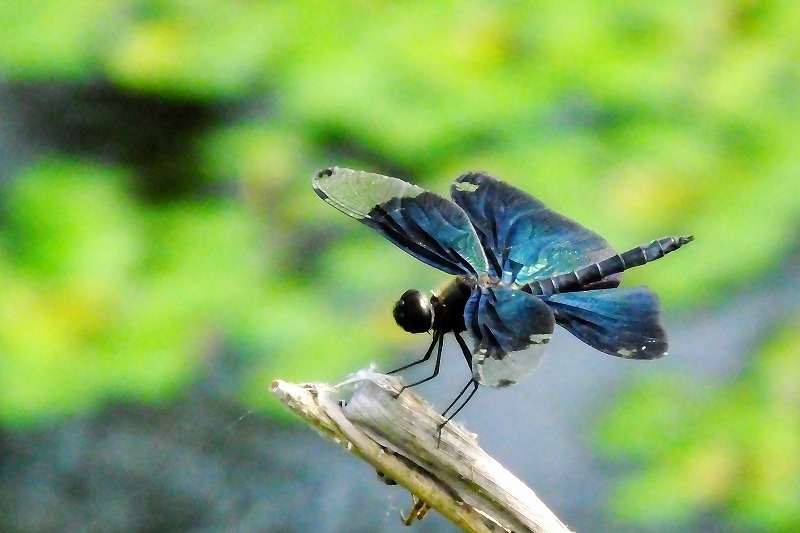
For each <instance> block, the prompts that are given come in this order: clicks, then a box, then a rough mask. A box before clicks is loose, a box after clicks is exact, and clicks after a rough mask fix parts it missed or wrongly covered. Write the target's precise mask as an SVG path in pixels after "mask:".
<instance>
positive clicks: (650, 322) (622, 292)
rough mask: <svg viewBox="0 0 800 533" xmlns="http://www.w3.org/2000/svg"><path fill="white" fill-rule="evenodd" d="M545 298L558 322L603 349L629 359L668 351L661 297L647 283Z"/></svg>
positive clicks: (652, 356)
mask: <svg viewBox="0 0 800 533" xmlns="http://www.w3.org/2000/svg"><path fill="white" fill-rule="evenodd" d="M544 301H545V302H546V303H547V304H548V305H549V306H550V307H551V308H552V309H553V312H554V313H555V315H556V322H557V323H558V325H560V326H563V327H564V328H566V329H567V330H568V331H569V332H570V333H572V334H573V335H575V336H576V337H578V338H579V339H580V340H582V341H583V342H585V343H586V344H588V345H589V346H591V347H592V348H596V349H598V350H600V351H601V352H604V353H607V354H610V355H615V356H617V357H625V358H627V359H657V358H659V357H662V356H664V355H667V348H668V345H667V334H666V332H665V331H664V328H663V327H662V326H661V321H660V319H659V305H658V297H657V296H656V295H655V293H653V292H652V291H651V290H649V289H648V288H646V287H632V288H623V289H601V290H594V291H582V292H568V293H564V294H553V295H551V296H546V297H544Z"/></svg>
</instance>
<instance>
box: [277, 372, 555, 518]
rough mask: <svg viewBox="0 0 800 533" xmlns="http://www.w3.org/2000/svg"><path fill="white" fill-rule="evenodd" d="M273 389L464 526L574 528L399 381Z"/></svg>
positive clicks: (365, 379)
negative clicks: (398, 394) (445, 423)
mask: <svg viewBox="0 0 800 533" xmlns="http://www.w3.org/2000/svg"><path fill="white" fill-rule="evenodd" d="M270 390H271V391H272V392H273V393H274V394H275V395H276V396H277V397H278V398H279V399H280V400H281V401H282V402H283V403H284V404H286V405H287V406H288V407H289V408H290V409H292V410H293V411H294V412H295V413H297V414H298V415H300V416H301V417H302V418H303V419H305V420H306V421H307V422H308V423H309V424H311V425H312V426H313V427H314V428H316V429H317V431H318V432H319V433H320V434H322V435H323V436H325V437H326V438H328V439H331V440H333V441H334V442H337V443H339V444H340V445H342V446H343V447H345V448H346V449H347V450H349V451H351V452H353V453H354V454H356V455H357V456H358V457H361V458H362V459H363V460H365V461H367V462H368V463H370V464H371V465H372V466H373V467H375V469H376V470H377V471H378V472H381V473H382V474H383V476H385V478H386V479H389V480H393V481H395V482H397V483H398V484H399V485H402V486H403V487H405V488H406V489H408V490H409V492H411V494H413V495H414V496H416V497H417V498H419V499H420V500H422V501H423V502H425V503H427V504H428V505H429V506H430V507H432V508H434V509H436V510H437V511H439V512H440V513H441V514H442V515H443V516H445V517H446V518H448V519H449V520H450V521H451V522H453V523H454V524H456V525H457V526H458V527H460V528H461V529H463V530H464V531H470V532H473V531H474V532H497V531H513V532H515V533H517V532H519V533H524V532H536V533H544V532H547V533H551V532H568V531H569V529H568V528H567V527H566V526H565V525H564V524H563V523H562V522H561V521H560V520H559V519H558V518H557V517H556V516H555V515H554V514H553V513H552V512H551V511H550V510H549V509H548V508H547V506H545V505H544V503H542V501H541V500H539V498H537V497H536V494H534V492H533V491H532V490H531V489H530V488H528V487H527V486H526V485H525V484H524V483H522V482H521V481H520V480H519V479H517V478H516V477H514V476H513V475H512V474H511V473H510V472H508V471H507V470H506V469H505V468H503V466H502V465H500V464H499V463H498V462H497V461H495V460H494V459H493V458H492V457H491V456H489V454H487V453H486V452H485V451H483V449H481V448H480V446H479V445H478V442H477V439H476V436H475V435H474V434H471V433H469V432H467V431H466V430H464V429H463V428H462V427H461V426H459V425H458V424H455V423H452V422H451V423H448V424H447V425H445V426H444V429H443V431H442V436H441V442H439V439H438V428H439V426H440V424H441V423H442V422H443V421H444V419H443V418H442V417H441V415H439V413H438V412H437V411H435V410H434V409H433V408H432V407H431V406H430V405H429V404H428V403H427V402H426V401H424V400H423V399H422V398H420V397H419V396H418V395H416V394H415V393H414V392H413V391H411V390H408V389H406V390H405V391H403V393H402V394H400V396H396V395H397V393H398V392H399V391H400V384H399V382H398V381H397V380H396V379H395V378H393V377H391V376H386V375H383V374H377V373H374V372H371V371H362V372H359V373H358V374H357V375H356V376H355V377H354V378H351V379H349V380H348V381H346V382H344V383H342V384H340V385H337V386H335V387H333V386H330V385H327V384H321V383H304V384H292V383H287V382H284V381H280V380H276V381H274V382H273V383H272V386H271V387H270Z"/></svg>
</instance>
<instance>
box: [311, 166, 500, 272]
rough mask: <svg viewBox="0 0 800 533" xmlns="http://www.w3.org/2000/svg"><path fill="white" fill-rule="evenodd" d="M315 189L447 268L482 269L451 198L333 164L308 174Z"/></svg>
mask: <svg viewBox="0 0 800 533" xmlns="http://www.w3.org/2000/svg"><path fill="white" fill-rule="evenodd" d="M312 185H313V186H314V191H315V192H316V193H317V195H318V196H319V197H320V198H322V199H323V200H325V201H326V202H328V203H329V204H331V205H332V206H333V207H335V208H336V209H338V210H339V211H341V212H343V213H344V214H346V215H349V216H351V217H353V218H355V219H356V220H359V221H361V222H363V223H364V224H366V225H367V226H369V227H371V228H374V229H376V230H377V231H379V232H380V233H381V234H382V235H383V236H384V237H386V238H387V239H389V240H390V241H392V242H393V243H394V244H396V245H397V246H398V247H400V248H401V249H402V250H404V251H406V252H408V253H409V254H411V255H413V256H414V257H416V258H417V259H419V260H420V261H422V262H424V263H427V264H429V265H431V266H432V267H435V268H438V269H439V270H443V271H445V272H447V273H448V274H454V275H459V274H471V275H473V276H476V275H478V274H482V273H485V272H486V268H487V266H486V256H485V255H484V253H483V250H482V249H481V245H480V243H479V242H478V237H477V235H476V234H475V230H474V229H473V227H472V224H470V221H469V218H467V215H466V214H465V213H464V211H462V210H461V208H459V207H458V206H457V205H456V204H454V203H453V202H451V201H450V200H447V199H446V198H442V197H441V196H439V195H436V194H434V193H432V192H428V191H426V190H425V189H423V188H421V187H417V186H416V185H411V184H410V183H406V182H405V181H402V180H399V179H397V178H390V177H388V176H381V175H380V174H371V173H369V172H362V171H358V170H350V169H347V168H338V167H333V168H329V169H326V170H321V171H319V172H317V173H316V174H315V175H314V179H313V180H312Z"/></svg>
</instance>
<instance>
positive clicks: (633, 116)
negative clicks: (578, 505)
mask: <svg viewBox="0 0 800 533" xmlns="http://www.w3.org/2000/svg"><path fill="white" fill-rule="evenodd" d="M798 20H800V4H798V3H794V2H777V1H776V2H755V1H746V0H745V1H733V0H732V1H720V0H716V1H715V0H711V1H706V2H688V1H675V2H664V3H653V4H643V3H640V2H630V1H625V0H614V1H609V2H605V3H597V2H588V1H578V0H568V1H560V2H507V3H494V2H481V1H469V2H440V3H429V2H402V3H372V2H345V3H337V4H328V3H321V2H308V1H293V2H283V1H274V2H257V1H246V0H241V1H230V0H224V1H221V0H206V1H196V2H192V1H181V0H150V1H146V0H138V1H137V0H127V1H123V0H73V1H70V2H65V1H58V0H41V1H38V2H23V1H19V0H6V1H4V2H3V3H2V4H0V29H2V30H1V31H2V39H1V41H2V45H0V119H2V124H0V424H2V426H3V427H4V428H5V429H4V430H2V431H5V432H8V434H14V435H25V433H24V432H26V431H32V430H40V429H41V428H44V427H58V425H59V424H62V423H64V422H66V421H68V420H73V419H75V417H79V418H81V417H91V416H93V413H98V412H102V410H103V409H104V408H105V406H107V405H109V404H111V403H115V404H116V403H122V404H126V403H128V402H134V403H136V404H137V405H144V406H153V407H159V406H168V405H170V404H171V402H175V401H177V399H179V398H181V397H182V396H183V395H184V394H186V391H187V390H188V389H189V388H191V387H192V385H193V384H195V383H197V380H198V379H199V376H201V375H203V374H204V373H206V372H208V368H209V364H210V363H209V361H211V360H216V359H217V358H219V357H220V356H221V355H220V354H234V355H235V358H236V360H237V361H238V363H237V364H240V365H243V366H244V368H246V372H244V374H243V377H241V379H239V380H238V381H237V382H236V385H235V387H234V389H235V391H234V392H233V397H234V398H236V401H238V402H241V405H245V406H252V407H254V408H256V409H257V410H258V411H259V412H261V413H264V414H266V415H267V416H268V417H272V418H281V417H283V418H286V417H288V415H287V414H286V413H285V412H284V411H283V410H282V409H281V408H280V406H278V405H277V404H276V403H275V402H273V401H272V400H271V399H270V397H269V395H268V394H267V392H266V389H267V387H268V385H269V382H270V381H271V380H272V379H273V378H275V377H280V378H282V379H287V380H297V381H311V380H329V381H334V382H335V381H337V380H339V379H340V378H342V377H343V376H345V375H346V374H347V373H348V372H351V371H354V370H356V369H358V368H361V367H363V366H365V365H366V364H368V363H369V362H370V361H374V360H376V359H380V358H383V359H382V366H386V365H389V366H390V364H389V363H388V361H389V358H390V357H391V356H393V355H394V356H396V355H397V354H399V353H400V351H401V350H409V349H410V348H413V347H416V346H417V344H418V343H419V342H420V341H419V340H414V339H412V338H411V337H409V336H407V335H406V334H405V333H403V332H402V331H400V330H399V328H397V327H396V326H395V325H394V323H393V320H392V319H391V315H390V312H389V310H390V308H391V304H392V302H393V301H394V300H395V299H396V298H397V296H398V295H399V294H400V293H401V292H402V291H403V290H405V289H406V288H408V287H419V288H426V287H433V286H436V285H438V284H440V283H442V282H443V281H445V277H444V276H443V275H441V273H439V272H436V271H434V270H433V269H430V268H428V267H426V266H424V265H422V264H421V263H420V264H417V262H415V261H414V260H413V259H411V258H409V257H408V256H406V255H405V254H403V253H402V252H401V251H399V250H396V249H394V247H392V246H391V245H390V244H388V243H386V242H384V241H382V240H381V239H380V238H379V237H377V236H375V235H372V234H371V233H370V232H369V230H367V229H365V228H363V227H362V226H360V225H359V224H357V223H355V222H354V221H353V220H350V219H348V218H347V217H344V216H342V215H341V214H340V213H338V212H336V211H335V210H333V209H331V208H330V207H329V206H326V205H325V204H324V203H323V202H321V201H319V199H318V198H317V197H316V196H315V195H314V193H313V192H312V190H311V187H310V178H311V175H312V174H313V172H314V171H315V170H317V169H319V168H323V167H326V166H331V165H339V166H346V167H350V168H358V169H364V170H369V171H373V172H379V173H383V174H389V175H394V176H397V177H400V178H403V179H407V180H410V181H414V182H415V183H417V184H420V185H422V186H424V187H427V188H429V189H431V190H434V191H436V192H439V193H442V194H445V193H446V191H447V190H448V186H449V182H450V181H451V180H452V179H454V178H455V177H456V176H458V175H459V174H460V173H462V172H464V171H466V170H479V169H481V170H487V171H490V172H491V173H493V174H495V175H497V176H499V177H500V178H501V179H504V180H506V181H509V182H510V183H512V184H514V185H516V186H518V187H520V188H522V189H524V190H526V191H529V192H531V193H533V194H534V195H536V196H537V197H538V198H540V199H541V200H543V201H544V202H545V203H546V204H548V205H549V206H551V207H553V208H554V209H556V210H558V211H560V212H563V213H565V214H567V215H568V216H570V217H572V218H574V219H576V220H578V221H579V222H581V223H583V224H585V225H587V226H589V227H591V228H592V229H593V230H595V231H597V232H598V233H600V234H601V235H603V236H605V237H606V238H607V240H608V241H609V242H610V243H612V245H614V246H615V247H617V248H621V249H627V248H628V247H631V246H634V245H637V244H640V243H644V242H647V241H649V240H650V239H652V238H656V237H661V236H665V235H673V234H689V233H692V234H694V235H695V236H696V238H697V241H696V243H693V244H692V246H691V247H689V248H687V249H686V251H681V252H680V253H678V254H676V255H675V256H670V258H669V259H668V260H665V264H662V265H660V266H656V265H653V266H652V268H650V267H648V268H646V269H641V270H639V269H637V271H633V272H630V273H629V275H627V278H626V284H631V285H634V284H647V285H649V286H650V287H651V288H653V289H654V290H656V292H658V293H659V295H660V296H661V299H662V302H663V305H664V307H665V312H666V313H667V315H668V316H670V315H671V316H682V317H703V316H708V315H713V314H714V312H715V309H718V308H720V307H723V306H725V305H726V303H728V302H730V301H731V299H732V298H733V295H741V294H747V291H753V290H755V289H754V288H755V286H756V285H758V284H762V283H763V284H766V285H768V284H769V283H770V282H771V281H772V280H777V279H783V278H785V277H786V276H787V275H788V274H787V272H788V271H792V272H794V270H792V269H793V268H794V265H796V263H797V260H798V254H797V246H798V243H799V242H800V240H798V229H799V228H800V179H799V178H798V176H799V175H800V158H798V149H797V147H798V141H800V32H798V31H797V23H796V21H798ZM667 261H668V263H667ZM745 301H746V300H745ZM752 313H753V314H762V311H761V310H759V309H755V308H754V309H753V310H752ZM776 316H777V317H778V318H776V320H775V323H774V324H772V325H771V326H770V327H769V328H765V329H764V330H763V331H759V332H758V335H755V336H754V338H753V342H752V345H748V346H740V347H739V348H740V350H741V354H740V359H739V365H740V368H739V369H738V370H737V371H736V372H731V373H728V374H725V375H723V376H720V377H719V379H717V380H716V381H714V382H713V383H709V382H708V381H705V380H699V379H694V378H693V376H687V375H685V374H680V373H677V372H675V373H669V372H667V373H664V374H663V375H660V376H659V377H658V378H657V379H647V380H644V381H640V382H638V383H637V384H636V385H635V387H632V388H626V389H625V390H624V391H623V392H622V393H621V394H620V396H619V397H618V399H617V400H616V403H615V406H614V407H612V408H611V410H610V411H608V412H606V413H605V414H603V416H601V417H600V421H599V422H598V423H597V425H596V427H593V428H587V434H589V435H593V437H592V438H593V439H594V442H595V451H596V453H598V454H599V455H598V457H600V458H601V460H602V461H607V462H609V463H610V464H615V465H618V468H616V470H615V471H616V472H617V473H616V474H615V478H614V482H613V484H612V489H611V492H610V493H609V495H608V502H609V503H608V508H607V509H608V512H609V515H610V516H613V517H614V520H618V521H620V523H625V524H628V525H629V526H631V527H643V526H648V527H655V526H658V527H660V528H664V529H666V530H675V531H677V530H685V529H686V528H701V527H706V526H709V525H713V526H714V527H718V528H720V529H722V530H728V531H730V530H752V531H794V530H798V529H800V386H799V385H798V383H800V358H799V357H798V356H797V354H798V353H800V336H798V333H797V331H798V326H800V310H798V308H797V307H796V306H795V307H794V308H789V309H787V311H786V312H785V313H780V314H778V315H776ZM732 327H740V326H732ZM701 342H704V343H713V342H714V339H708V338H706V339H699V340H698V343H701ZM698 353H701V350H698ZM532 379H533V380H535V379H536V378H535V376H534V377H533V378H532ZM520 386H523V385H520ZM233 431H234V432H235V431H236V430H235V428H234V429H233ZM198 444H200V443H198ZM2 457H3V455H2V454H0V461H2ZM0 466H2V463H0ZM0 475H2V470H0ZM8 490H10V489H8ZM633 502H635V503H633ZM561 518H562V519H564V520H565V521H566V522H567V523H570V522H574V520H570V517H569V516H562V517H561ZM8 527H10V528H12V529H14V528H19V529H20V530H23V529H24V526H20V525H19V524H14V523H11V524H10V525H8Z"/></svg>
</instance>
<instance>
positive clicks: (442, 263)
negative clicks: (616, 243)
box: [313, 167, 693, 429]
mask: <svg viewBox="0 0 800 533" xmlns="http://www.w3.org/2000/svg"><path fill="white" fill-rule="evenodd" d="M313 186H314V190H315V192H316V193H317V195H318V196H319V197H320V198H322V199H323V200H325V201H326V202H328V203H329V204H331V205H332V206H334V207H335V208H336V209H338V210H340V211H342V212H343V213H345V214H346V215H349V216H351V217H353V218H355V219H357V220H359V221H361V222H363V223H364V224H366V225H367V226H369V227H371V228H374V229H375V230H377V231H378V232H380V233H381V234H382V235H383V236H384V237H386V238H387V239H389V240H390V241H391V242H393V243H394V244H395V245H397V246H398V247H400V248H401V249H402V250H404V251H406V252H407V253H409V254H411V255H412V256H414V257H416V258H417V259H419V260H420V261H422V262H424V263H427V264H428V265H431V266H433V267H435V268H438V269H439V270H442V271H444V272H446V273H448V274H453V275H455V276H456V278H455V279H454V280H453V281H452V282H451V283H450V284H449V285H447V286H446V287H445V288H444V289H443V290H441V291H440V292H437V293H433V294H432V295H431V297H428V296H426V295H425V294H423V293H422V292H420V291H418V290H413V289H412V290H408V291H406V292H405V293H404V294H403V295H402V296H401V297H400V300H399V301H398V302H397V303H396V304H395V306H394V318H395V321H396V322H397V324H398V325H399V326H400V327H402V328H403V329H404V330H406V331H408V332H411V333H423V332H428V331H430V332H432V333H433V340H432V342H431V345H430V347H429V348H428V350H427V352H426V353H425V355H424V356H423V357H422V359H420V360H418V361H415V362H413V363H410V364H408V365H405V366H402V367H400V368H398V369H396V370H394V371H393V372H398V371H400V370H405V369H407V368H409V367H412V366H414V365H417V364H420V363H422V362H424V361H427V360H428V359H430V357H431V355H432V354H433V351H434V349H436V363H435V368H434V371H433V374H432V375H430V376H428V377H426V378H425V379H422V380H419V381H417V382H415V383H411V384H409V385H408V386H409V387H411V386H414V385H418V384H420V383H423V382H425V381H428V380H430V379H433V378H434V377H436V376H437V375H438V372H439V363H440V360H441V356H442V345H443V341H444V335H445V334H446V333H453V335H454V336H455V338H456V341H457V342H458V344H459V346H460V347H461V351H462V352H463V354H464V357H465V358H466V360H467V364H469V365H470V367H471V369H472V379H471V380H470V381H469V382H468V383H467V384H466V386H465V387H464V388H463V389H462V390H461V392H460V393H459V395H458V396H457V397H456V399H455V400H453V402H452V403H451V404H450V405H449V406H448V407H447V409H445V411H444V413H443V415H444V416H446V415H447V413H448V412H449V411H450V410H451V409H452V408H453V407H454V406H455V405H456V403H457V402H458V400H459V399H460V398H461V397H463V396H464V395H465V394H467V390H468V389H469V388H470V386H471V387H472V390H471V391H470V392H469V394H468V395H467V397H466V399H465V400H464V401H463V402H462V403H461V405H460V406H459V407H458V408H457V409H456V410H455V411H453V413H452V414H451V415H450V416H449V417H448V418H447V420H450V419H451V418H452V417H453V416H455V415H456V414H457V413H458V412H459V411H460V410H461V409H463V407H464V406H465V405H466V404H467V402H469V400H470V399H471V398H472V396H473V395H474V394H475V392H476V391H477V390H478V385H479V384H480V385H485V386H488V387H505V386H508V385H512V384H514V383H516V382H517V381H519V380H520V379H521V378H523V377H525V376H526V375H528V374H530V373H531V372H532V371H533V369H534V368H535V367H536V364H537V363H538V361H539V359H540V358H541V355H542V353H543V352H544V349H545V347H546V346H547V343H548V342H550V337H551V336H552V334H553V329H554V327H555V325H556V324H558V325H560V326H562V327H563V328H565V329H566V330H567V331H569V332H570V333H572V334H573V335H575V336H576V337H578V338H579V339H580V340H581V341H583V342H585V343H586V344H588V345H589V346H592V347H593V348H596V349H597V350H600V351H601V352H604V353H607V354H610V355H615V356H618V357H625V358H628V359H655V358H658V357H662V356H663V355H666V353H667V336H666V333H665V332H664V328H663V327H662V326H661V322H660V318H659V306H658V298H657V297H656V295H655V294H654V293H653V292H652V291H650V290H649V289H647V288H646V287H632V288H617V286H618V285H619V282H620V273H621V272H622V271H624V270H626V269H628V268H632V267H635V266H640V265H643V264H645V263H648V262H650V261H655V260H656V259H659V258H661V257H663V256H664V255H665V254H668V253H670V252H672V251H674V250H677V249H678V248H680V247H681V246H683V245H684V244H686V243H688V242H690V241H692V239H693V237H691V236H689V237H666V238H663V239H658V240H655V241H653V242H651V243H650V244H646V245H643V246H639V247H636V248H633V249H631V250H628V251H627V252H624V253H622V254H618V253H617V252H616V251H614V249H613V248H611V246H610V245H609V244H608V243H607V242H606V241H605V240H604V239H603V238H602V237H600V236H599V235H598V234H596V233H594V232H593V231H590V230H588V229H586V228H585V227H583V226H581V225H580V224H578V223H577V222H575V221H573V220H570V219H569V218H567V217H565V216H563V215H560V214H558V213H556V212H555V211H552V210H550V209H548V208H547V207H545V205H544V204H543V203H542V202H540V201H539V200H537V199H536V198H534V197H533V196H531V195H529V194H526V193H525V192H523V191H520V190H519V189H516V188H514V187H512V186H511V185H508V184H507V183H503V182H502V181H499V180H498V179H496V178H494V177H492V176H489V175H488V174H485V173H481V172H469V173H466V174H463V175H462V176H460V177H459V178H458V179H457V180H456V181H455V182H454V183H453V185H452V186H451V188H450V195H451V196H452V198H453V200H452V201H450V200H448V199H446V198H443V197H441V196H439V195H437V194H434V193H432V192H429V191H426V190H425V189H422V188H421V187H417V186H416V185H412V184H410V183H406V182H405V181H402V180H399V179H397V178H391V177H388V176H381V175H379V174H371V173H369V172H362V171H357V170H350V169H346V168H338V167H333V168H329V169H325V170H321V171H319V172H317V174H316V175H315V176H314V178H313ZM464 331H467V332H468V333H469V334H470V336H471V337H472V339H473V340H474V347H473V348H472V350H470V349H469V347H468V346H467V344H466V342H465V341H464V339H463V338H462V337H461V333H462V332H464ZM393 372H392V373H393ZM445 423H446V421H445ZM440 429H441V428H440Z"/></svg>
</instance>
